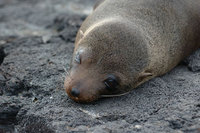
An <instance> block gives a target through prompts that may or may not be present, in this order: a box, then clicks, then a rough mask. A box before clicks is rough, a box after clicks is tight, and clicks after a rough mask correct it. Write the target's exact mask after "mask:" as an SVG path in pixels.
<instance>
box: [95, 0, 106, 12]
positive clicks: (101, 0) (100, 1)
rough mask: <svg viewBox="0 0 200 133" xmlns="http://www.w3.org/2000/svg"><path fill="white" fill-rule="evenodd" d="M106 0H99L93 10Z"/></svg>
mask: <svg viewBox="0 0 200 133" xmlns="http://www.w3.org/2000/svg"><path fill="white" fill-rule="evenodd" d="M104 1H106V0H97V2H96V4H95V5H94V7H93V10H95V9H96V8H97V7H98V6H99V5H101V4H102V3H103V2H104Z"/></svg>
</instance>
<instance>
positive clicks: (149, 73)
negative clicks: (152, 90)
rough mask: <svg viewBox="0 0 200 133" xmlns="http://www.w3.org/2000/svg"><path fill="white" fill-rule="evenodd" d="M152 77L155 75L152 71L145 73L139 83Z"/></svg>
mask: <svg viewBox="0 0 200 133" xmlns="http://www.w3.org/2000/svg"><path fill="white" fill-rule="evenodd" d="M152 76H153V73H152V72H151V71H144V72H142V73H141V75H140V77H139V79H138V82H144V81H146V80H148V79H149V78H150V77H152Z"/></svg>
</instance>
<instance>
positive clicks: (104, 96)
mask: <svg viewBox="0 0 200 133" xmlns="http://www.w3.org/2000/svg"><path fill="white" fill-rule="evenodd" d="M129 92H130V91H129ZM129 92H126V93H123V94H116V95H101V97H102V98H106V97H107V98H108V97H119V96H123V95H126V94H128V93H129Z"/></svg>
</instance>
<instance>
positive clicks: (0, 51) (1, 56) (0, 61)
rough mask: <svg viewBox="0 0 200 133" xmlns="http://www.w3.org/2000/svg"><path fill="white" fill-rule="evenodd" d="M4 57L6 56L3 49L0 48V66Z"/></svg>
mask: <svg viewBox="0 0 200 133" xmlns="http://www.w3.org/2000/svg"><path fill="white" fill-rule="evenodd" d="M5 57H6V54H5V52H4V48H3V47H0V65H1V64H2V63H3V61H4V58H5Z"/></svg>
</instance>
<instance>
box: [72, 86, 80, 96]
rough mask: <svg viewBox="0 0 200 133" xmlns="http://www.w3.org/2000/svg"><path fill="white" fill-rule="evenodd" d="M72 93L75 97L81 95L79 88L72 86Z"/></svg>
mask: <svg viewBox="0 0 200 133" xmlns="http://www.w3.org/2000/svg"><path fill="white" fill-rule="evenodd" d="M70 93H71V95H72V96H73V97H78V96H79V95H80V90H79V89H77V88H72V90H71V92H70Z"/></svg>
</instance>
